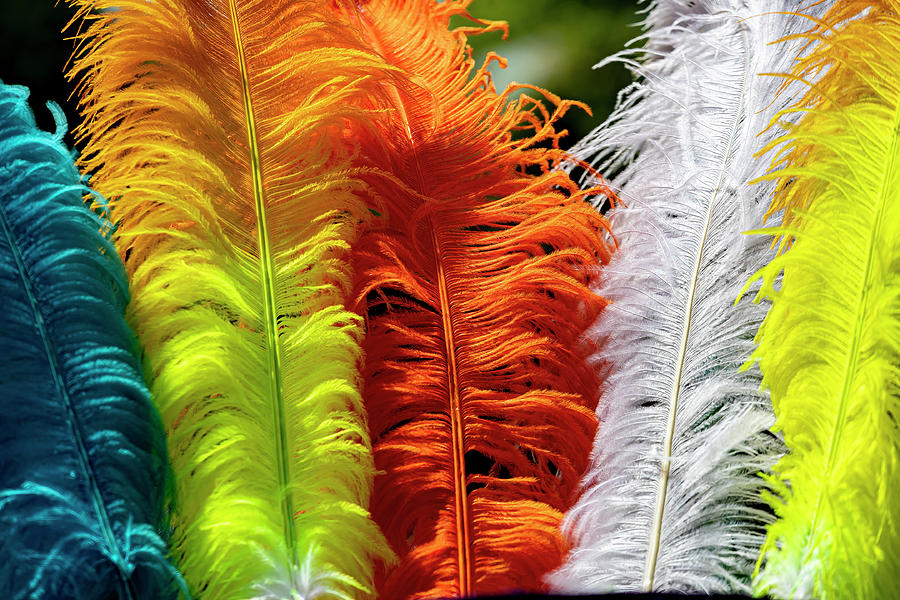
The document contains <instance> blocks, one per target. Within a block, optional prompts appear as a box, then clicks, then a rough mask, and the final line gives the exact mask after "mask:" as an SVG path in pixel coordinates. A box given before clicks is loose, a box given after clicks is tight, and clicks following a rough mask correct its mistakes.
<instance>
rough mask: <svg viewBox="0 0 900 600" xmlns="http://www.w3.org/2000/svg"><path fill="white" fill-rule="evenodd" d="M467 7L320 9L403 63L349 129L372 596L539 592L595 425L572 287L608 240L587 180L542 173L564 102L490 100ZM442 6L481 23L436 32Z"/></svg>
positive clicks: (557, 550)
mask: <svg viewBox="0 0 900 600" xmlns="http://www.w3.org/2000/svg"><path fill="white" fill-rule="evenodd" d="M467 5H468V2H467V1H446V2H443V3H436V2H433V1H432V0H415V1H412V0H403V1H401V0H373V1H370V2H359V1H358V2H335V3H334V4H333V5H332V6H333V9H334V11H335V15H336V17H337V18H340V19H342V20H343V21H344V22H345V23H346V24H347V25H348V26H350V27H352V28H354V29H355V30H356V32H357V34H358V36H359V38H360V40H361V42H362V43H364V44H367V45H368V46H369V47H370V48H371V49H372V50H374V51H375V52H376V53H378V54H380V55H381V56H382V57H383V59H384V60H385V62H386V63H387V64H388V65H389V66H390V67H393V68H396V69H397V70H398V71H399V72H400V73H402V74H403V76H401V77H399V78H398V79H397V80H392V81H390V82H387V81H385V82H384V83H383V85H382V88H381V93H379V94H376V95H373V96H370V97H368V99H367V100H366V102H367V105H366V106H365V107H364V108H366V109H369V110H371V111H373V112H372V114H373V115H374V118H373V119H372V120H371V122H370V123H369V124H368V125H366V126H365V129H364V130H362V129H361V130H359V131H354V132H353V133H352V135H351V136H348V137H350V138H352V139H354V140H356V142H357V143H358V144H359V154H358V158H357V159H356V160H357V162H356V166H357V167H358V168H359V169H360V170H361V171H365V172H366V173H367V174H366V175H364V176H363V177H364V179H365V180H366V183H367V185H368V191H367V199H368V202H369V205H370V207H371V208H372V209H373V211H374V212H376V213H377V216H376V218H375V219H374V220H373V223H372V224H371V225H367V226H365V227H367V229H366V230H365V233H363V234H362V235H361V238H360V239H359V240H358V242H357V244H356V245H355V250H354V259H353V260H354V273H355V277H356V281H357V283H356V290H357V292H356V298H357V302H358V309H359V311H360V312H362V313H363V314H364V316H365V318H366V322H367V338H366V342H365V350H366V353H367V361H366V367H365V372H364V379H365V393H364V397H365V398H366V405H367V409H368V415H369V421H370V427H371V433H372V437H373V442H374V451H375V463H376V468H377V469H378V470H379V472H380V473H381V474H380V475H379V476H378V477H376V488H375V495H374V497H373V508H372V510H373V514H374V516H375V519H376V521H377V522H378V523H379V525H380V526H381V527H382V529H383V531H384V533H385V535H386V537H387V538H388V540H389V542H390V544H391V546H392V547H393V550H394V551H395V552H396V553H397V554H398V556H399V557H400V562H399V565H398V566H396V567H395V568H393V569H392V570H387V571H386V572H384V573H382V576H381V577H380V579H379V580H377V582H376V583H377V585H378V587H379V591H380V594H381V597H382V598H391V599H401V598H425V597H435V596H453V595H461V596H469V595H472V594H476V593H478V594H483V593H497V592H506V591H510V590H515V589H526V590H536V589H540V588H542V583H541V578H542V576H543V574H544V573H546V572H547V571H549V570H550V569H552V568H554V567H556V566H557V565H558V564H559V563H560V562H561V560H562V558H563V554H564V552H565V549H566V548H565V542H564V540H563V538H562V537H561V535H560V533H559V521H560V518H561V514H562V511H565V510H566V509H567V507H568V506H569V504H570V502H571V500H572V499H573V498H572V496H573V493H574V490H575V488H576V486H577V484H578V482H579V478H580V477H581V475H582V472H583V470H584V468H585V465H586V461H587V458H588V455H589V453H590V448H591V442H592V439H593V435H594V430H595V427H596V419H595V415H594V408H595V406H596V401H597V392H598V382H597V380H596V376H595V373H594V369H593V368H592V367H591V366H590V365H588V363H587V361H586V357H587V355H588V354H589V352H590V350H591V349H590V348H589V347H588V345H587V343H586V342H585V341H584V340H583V337H582V334H583V332H584V330H585V329H586V328H587V327H588V326H589V325H590V324H591V323H592V322H593V320H594V319H595V317H596V315H597V314H598V312H599V311H600V310H601V308H602V306H603V305H604V301H603V300H602V299H601V298H600V297H598V296H596V295H595V294H593V293H592V292H591V291H590V289H589V287H588V286H589V284H590V282H591V281H592V278H593V276H594V274H595V273H596V270H597V266H598V265H599V264H600V263H603V262H606V261H607V260H608V258H609V254H610V252H611V249H612V248H611V244H612V241H611V238H610V236H609V235H608V224H607V222H606V220H605V219H604V218H603V217H602V216H601V215H600V214H599V213H597V211H596V210H594V209H593V208H592V207H591V206H590V204H588V203H587V202H585V201H584V199H585V197H586V196H588V195H589V194H595V193H597V191H598V190H586V191H580V190H579V189H578V186H577V185H576V184H575V183H574V182H573V181H572V180H571V179H570V178H569V176H568V175H567V174H566V173H565V172H563V171H559V170H551V168H552V167H553V166H555V165H557V164H559V163H560V162H561V161H562V160H564V159H565V158H566V154H565V153H564V152H563V151H561V150H559V149H558V147H557V141H558V138H559V137H560V136H561V135H563V134H564V132H556V131H555V130H554V127H553V122H554V121H555V120H556V119H558V118H559V117H560V116H561V115H562V114H563V113H564V112H565V111H566V110H567V109H568V108H570V107H571V106H572V105H574V104H576V103H573V102H564V101H560V100H559V99H557V98H554V97H551V96H549V94H546V93H545V92H542V91H541V90H537V88H530V86H513V87H511V88H510V89H508V90H507V91H506V92H505V93H502V94H498V93H497V92H496V91H495V90H494V87H493V84H492V83H491V79H490V75H489V72H488V70H487V65H484V66H482V67H481V68H479V69H475V67H474V61H473V60H472V58H471V50H470V49H469V47H468V46H467V43H466V40H467V38H466V35H467V34H468V33H472V32H476V31H490V30H498V29H499V30H504V29H505V23H500V22H486V21H478V20H475V19H472V18H471V17H470V16H469V15H468V12H467V8H466V7H467ZM454 15H460V16H463V17H466V18H469V19H470V20H472V21H474V22H475V23H477V24H479V27H477V28H475V27H472V28H457V29H455V30H450V29H449V28H448V26H449V20H450V17H451V16H454ZM490 60H497V61H502V59H500V58H499V57H496V56H490V57H489V59H488V61H490ZM523 88H529V89H533V90H536V91H539V92H540V93H542V94H544V96H545V97H548V98H549V99H550V102H551V103H552V104H553V105H554V107H553V110H552V112H551V111H550V110H548V109H547V108H546V107H545V104H544V103H543V102H541V101H538V100H535V99H532V98H529V97H528V96H526V95H524V94H519V92H520V91H521V90H522V89H523ZM517 131H518V132H524V135H514V132H517ZM539 143H544V145H545V146H547V147H539V146H538V144H539ZM606 193H608V192H606ZM479 462H481V463H486V465H487V466H484V465H479V464H478V463H479ZM479 467H483V468H479Z"/></svg>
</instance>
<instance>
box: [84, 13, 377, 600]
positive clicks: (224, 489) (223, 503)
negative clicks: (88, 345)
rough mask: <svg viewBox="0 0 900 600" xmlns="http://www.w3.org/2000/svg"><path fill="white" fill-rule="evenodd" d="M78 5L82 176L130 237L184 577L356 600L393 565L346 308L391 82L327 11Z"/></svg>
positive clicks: (198, 588) (244, 592)
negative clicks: (354, 132)
mask: <svg viewBox="0 0 900 600" xmlns="http://www.w3.org/2000/svg"><path fill="white" fill-rule="evenodd" d="M74 5H75V6H76V7H78V16H77V18H78V19H81V20H82V22H83V25H86V27H85V28H84V32H83V33H82V34H80V35H79V47H78V49H77V50H76V61H75V64H74V67H73V71H72V76H73V77H80V78H81V83H80V85H79V91H80V92H81V95H82V100H81V101H82V109H83V112H84V117H85V119H84V125H83V128H82V129H81V130H80V131H79V137H80V138H81V139H83V140H84V141H85V142H86V148H85V157H84V159H83V163H84V166H85V168H86V169H87V170H88V171H90V172H92V173H95V175H96V185H97V189H98V190H100V191H101V193H103V194H105V195H106V196H108V197H110V198H114V201H115V207H116V214H117V217H118V218H119V219H120V221H121V226H120V229H119V231H118V232H117V236H116V243H117V246H118V250H119V252H120V253H121V254H122V255H123V257H124V259H125V265H126V268H127V270H128V273H129V276H130V281H131V286H132V294H133V298H134V300H133V305H132V308H131V309H130V312H129V318H130V322H131V323H132V324H133V325H134V327H135V329H136V331H137V332H138V334H139V335H140V336H141V339H142V341H143V343H144V346H145V348H146V353H147V358H148V362H149V376H150V378H151V379H152V393H153V397H154V399H155V401H156V403H157V404H158V406H159V408H160V412H161V414H162V419H163V422H164V424H165V427H166V432H167V435H168V447H169V454H170V458H171V463H172V465H173V470H174V474H175V481H176V486H177V496H176V499H177V502H176V505H175V516H174V520H173V526H174V553H175V555H176V556H177V559H178V561H179V564H180V566H181V568H182V570H183V572H184V574H185V578H186V579H187V581H188V583H189V585H190V588H191V590H192V591H194V592H195V593H197V594H198V595H201V596H202V597H204V598H210V599H231V598H233V599H240V600H246V599H247V598H259V599H262V598H267V599H268V598H272V599H275V598H278V599H281V598H305V599H307V600H309V599H312V598H357V597H368V596H370V595H371V590H372V581H371V580H372V571H373V563H374V561H375V559H376V557H380V558H384V557H386V556H387V554H388V552H387V550H386V546H385V544H384V541H383V538H382V537H381V535H380V534H379V532H378V530H377V527H376V526H375V524H374V522H373V521H372V520H371V518H370V516H369V514H368V512H367V505H368V500H369V495H370V493H371V486H372V477H373V474H374V471H373V467H372V455H371V448H370V445H369V437H368V433H367V431H366V422H365V417H364V414H363V408H362V404H361V398H360V394H359V371H358V367H359V361H360V359H361V353H360V346H359V343H360V338H361V336H362V328H361V323H360V319H359V317H357V316H356V315H354V314H352V313H350V312H349V311H348V310H346V308H345V307H344V304H345V299H346V297H347V294H348V293H349V291H350V285H351V284H350V271H349V264H348V260H347V258H346V254H347V250H348V247H349V244H350V243H351V241H352V239H353V236H354V234H355V233H354V232H355V229H356V226H357V224H358V223H359V222H360V221H361V220H363V219H364V218H365V214H366V211H365V209H364V208H363V206H362V204H361V202H360V200H359V199H358V198H357V196H355V195H354V194H353V190H354V187H355V186H358V185H360V183H359V182H358V181H357V180H356V179H354V178H353V176H352V175H351V174H350V173H349V172H348V171H347V169H348V166H349V162H348V160H349V159H348V156H349V155H350V154H352V151H353V143H352V142H347V141H346V136H345V133H346V132H347V131H348V127H349V125H348V123H350V122H351V121H352V120H354V119H358V118H362V117H363V115H361V114H360V112H359V110H358V109H357V108H354V107H355V106H356V105H357V104H359V102H357V101H356V100H355V99H356V98H357V97H358V96H360V95H363V94H366V93H368V92H367V91H366V90H367V87H371V86H374V85H376V82H377V80H385V81H389V80H390V77H391V76H390V73H389V72H387V73H386V72H384V71H383V70H380V69H381V67H382V66H383V64H382V63H381V61H380V60H378V58H377V57H376V56H375V55H373V54H371V53H368V52H366V51H365V50H363V49H360V48H358V47H354V46H352V45H351V44H349V43H348V42H347V41H346V40H347V37H348V36H346V35H343V34H342V32H341V30H340V29H339V28H338V27H337V26H336V25H335V24H334V23H333V22H332V21H333V20H332V19H330V18H329V15H328V13H327V9H328V7H327V4H326V3H322V2H320V1H318V0H315V1H314V0H274V1H273V0H249V1H241V2H237V1H236V0H178V1H176V0H159V1H155V2H145V1H143V0H76V1H75V2H74ZM112 9H115V10H112Z"/></svg>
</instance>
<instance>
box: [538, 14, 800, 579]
mask: <svg viewBox="0 0 900 600" xmlns="http://www.w3.org/2000/svg"><path fill="white" fill-rule="evenodd" d="M793 8H795V6H794V5H793V2H790V1H788V0H784V1H776V2H762V1H754V0H703V1H698V2H683V1H679V0H658V1H656V2H653V3H651V5H650V6H649V8H648V12H647V15H646V18H645V23H644V26H645V28H646V32H645V34H644V35H643V36H641V37H640V38H638V40H637V41H644V42H645V47H644V48H643V49H641V50H637V51H626V52H624V53H622V54H620V55H618V56H614V57H612V58H611V59H608V60H619V61H621V62H623V63H624V64H625V65H626V66H627V67H628V68H629V69H630V70H631V71H632V72H633V73H634V75H635V77H636V81H635V83H634V84H632V85H631V86H630V87H629V88H627V89H626V90H625V91H624V92H623V93H622V94H621V95H620V102H619V106H618V108H617V109H616V111H615V112H614V113H613V115H612V116H611V117H610V118H609V120H608V121H607V122H606V123H604V124H603V125H601V126H600V127H599V128H598V129H596V130H595V131H594V132H593V133H592V134H590V135H589V136H588V137H587V138H585V139H584V140H583V141H581V142H580V143H579V144H578V145H576V148H575V149H573V151H574V152H576V153H577V154H578V155H579V156H580V157H582V158H583V159H585V160H588V161H592V162H593V164H594V166H595V168H596V169H597V170H598V171H599V172H601V173H608V174H610V177H611V179H610V181H611V184H610V185H611V187H612V188H613V190H614V191H615V192H616V193H617V194H619V196H620V197H621V198H622V200H623V202H624V205H625V206H621V207H619V208H614V209H613V210H612V211H611V213H610V215H611V217H610V220H611V223H612V231H613V233H614V234H615V235H616V238H617V239H618V241H619V244H620V251H619V252H617V254H616V256H615V258H614V259H613V261H612V262H611V264H610V265H609V266H608V267H607V268H606V269H604V271H603V276H602V280H601V282H600V285H599V288H598V292H599V293H600V294H602V295H603V296H604V297H606V298H609V299H610V301H611V302H612V305H611V306H610V307H609V308H607V310H606V311H604V312H603V314H602V315H601V317H600V319H599V320H598V322H597V324H596V326H595V328H594V329H593V330H592V335H593V336H594V338H595V339H596V340H597V344H598V346H599V348H600V350H599V352H598V353H597V354H596V355H595V357H594V358H595V363H596V367H597V369H599V370H600V371H601V372H602V373H604V374H605V378H606V383H605V384H604V386H603V389H602V397H601V399H600V403H599V407H598V416H599V419H600V426H599V429H598V433H597V437H596V440H595V442H594V449H593V453H592V457H591V465H590V468H589V471H588V473H587V474H586V476H585V478H584V480H583V484H582V491H581V495H580V498H579V500H578V501H577V503H576V504H575V506H574V507H573V508H572V510H571V511H570V512H569V513H568V514H567V516H566V519H565V523H564V530H565V532H566V534H567V535H568V537H569V539H570V540H571V543H572V546H573V548H572V551H571V553H570V554H569V556H568V559H567V561H566V563H565V565H564V566H562V567H561V568H560V569H559V570H557V571H556V572H555V573H553V574H552V576H550V577H549V578H548V581H549V582H550V583H551V586H552V587H553V588H555V589H557V590H560V591H566V592H583V591H640V590H643V591H651V590H653V591H657V590H658V591H678V592H703V593H734V592H737V593H746V592H749V590H750V581H751V575H752V572H753V565H754V561H755V559H756V556H757V553H758V549H759V547H760V546H761V545H762V542H763V539H764V532H765V526H766V524H768V523H769V522H770V521H771V513H770V512H769V511H767V510H766V509H765V506H764V505H763V503H762V502H761V501H760V499H759V496H760V493H761V491H762V490H763V489H764V487H765V482H764V481H763V479H762V478H760V477H759V476H758V475H757V473H758V472H759V471H760V470H762V469H767V468H769V467H770V466H771V465H772V464H773V463H774V462H775V460H776V459H777V458H778V456H779V454H780V452H781V451H782V445H781V443H780V442H779V440H778V439H777V438H776V437H775V436H773V435H772V434H771V433H770V432H769V431H768V428H769V427H770V425H771V424H772V422H773V416H772V410H771V406H770V404H769V401H768V398H767V396H766V395H765V394H764V393H762V392H760V390H759V386H760V375H759V372H758V371H757V370H755V369H751V370H749V371H746V372H740V367H741V365H742V364H743V363H744V362H745V361H746V360H747V358H748V357H749V356H750V353H751V352H752V349H753V344H752V338H753V334H754V333H755V332H756V330H757V328H758V326H759V323H760V322H761V320H762V318H763V316H764V314H765V307H763V306H756V305H754V304H753V303H752V302H750V299H749V298H748V299H745V300H744V301H742V302H740V303H738V304H737V306H735V305H734V299H735V298H736V297H737V296H738V293H739V292H740V291H741V287H742V286H743V284H744V282H745V281H746V280H747V278H748V277H749V276H750V274H752V273H753V272H754V271H756V270H757V269H758V268H760V267H761V266H763V265H765V264H766V262H767V261H768V260H769V258H770V257H771V253H772V252H771V250H770V249H769V247H768V244H767V242H766V241H765V240H763V239H759V238H748V237H746V236H743V235H742V232H743V231H745V230H747V229H751V228H754V227H759V226H761V225H762V223H763V214H764V212H765V210H766V202H765V198H766V196H767V194H768V193H769V192H770V191H771V189H772V186H771V185H768V186H766V185H763V186H757V187H755V188H750V187H748V182H749V181H750V180H752V179H754V178H755V177H758V176H760V175H762V174H763V173H764V170H765V169H764V165H762V164H761V163H759V162H758V161H754V160H753V155H754V153H755V152H756V151H757V150H758V149H759V148H761V147H762V145H763V144H764V141H762V140H760V139H758V137H757V134H759V132H760V131H761V130H763V129H765V126H766V124H767V123H768V120H769V118H770V117H771V115H772V114H773V113H774V112H775V111H777V109H778V107H779V103H781V105H783V104H784V102H785V98H786V97H787V94H784V95H782V96H780V97H779V98H778V99H777V100H776V102H774V103H773V100H772V97H773V96H774V95H775V94H774V92H775V90H776V89H777V88H778V86H779V85H781V82H780V80H777V79H776V78H772V77H761V76H759V74H761V73H768V72H773V71H780V70H784V69H786V68H788V66H789V64H790V57H789V56H788V55H787V54H786V53H785V48H784V47H783V46H777V47H776V46H772V45H770V42H774V41H776V40H778V39H780V38H782V37H784V36H788V35H790V34H792V33H795V32H799V31H803V30H805V29H808V28H809V27H810V23H809V22H808V21H806V20H804V19H801V18H799V17H796V16H793V15H792V14H790V12H791V11H792V10H793ZM794 55H795V56H796V52H795V53H794ZM601 64H602V63H601ZM773 135H774V134H768V133H767V134H763V139H765V138H766V136H769V138H771V137H773ZM601 200H602V199H601Z"/></svg>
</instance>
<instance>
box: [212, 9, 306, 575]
mask: <svg viewBox="0 0 900 600" xmlns="http://www.w3.org/2000/svg"><path fill="white" fill-rule="evenodd" d="M228 10H229V12H230V15H231V25H232V27H233V29H234V45H235V51H236V54H237V59H238V68H239V69H240V77H241V98H242V100H243V104H244V118H245V119H246V128H247V141H248V143H249V146H250V148H249V152H250V176H251V178H252V182H253V207H254V211H255V216H256V223H257V228H256V240H257V241H256V243H257V246H258V248H259V263H260V283H261V286H262V297H263V298H264V300H263V308H264V311H265V312H264V317H263V319H264V322H265V325H264V327H265V340H266V372H267V373H268V374H269V384H270V385H269V386H268V389H269V394H270V398H269V402H270V404H271V406H272V414H273V415H274V418H275V423H274V429H275V461H276V467H275V470H276V473H277V474H278V482H277V484H276V489H277V490H278V491H277V494H278V495H279V496H280V498H281V502H280V504H281V521H282V523H283V529H284V538H285V544H286V545H287V548H288V551H289V553H290V558H291V563H292V564H293V563H296V561H297V543H296V540H295V539H294V508H293V503H292V499H291V494H290V481H291V472H290V454H291V451H290V449H289V448H290V444H289V443H288V440H287V431H286V427H285V421H286V417H285V410H284V396H283V390H282V383H281V370H282V368H283V365H282V362H281V344H280V342H279V339H278V327H277V323H276V315H277V307H276V301H275V291H274V287H275V283H274V281H275V268H274V265H273V259H272V247H271V244H270V242H269V224H268V218H267V215H266V194H265V191H264V189H263V182H262V179H263V173H262V166H261V165H262V160H261V158H260V153H259V142H258V140H257V132H256V119H255V116H254V110H253V102H252V101H251V98H250V76H249V74H248V72H247V59H246V57H245V52H244V41H243V38H242V37H241V23H240V19H239V18H238V9H237V4H236V2H235V0H228Z"/></svg>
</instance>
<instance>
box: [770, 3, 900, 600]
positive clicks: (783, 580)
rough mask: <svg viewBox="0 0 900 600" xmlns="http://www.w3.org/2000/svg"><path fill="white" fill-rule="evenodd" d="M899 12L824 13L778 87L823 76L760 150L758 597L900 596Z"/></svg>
mask: <svg viewBox="0 0 900 600" xmlns="http://www.w3.org/2000/svg"><path fill="white" fill-rule="evenodd" d="M865 9H868V10H869V11H868V12H867V13H865V12H863V11H864V10H865ZM898 9H900V2H897V1H896V0H886V1H884V2H854V1H850V2H845V3H838V5H836V6H835V8H834V9H832V10H831V11H830V12H829V13H828V15H827V16H826V17H825V19H824V20H823V22H822V23H820V26H819V28H818V30H817V31H816V32H814V33H813V34H811V35H810V36H809V37H810V40H811V41H812V42H813V44H815V46H814V47H813V48H812V50H811V51H810V52H809V53H807V54H806V55H804V56H802V57H801V58H799V59H798V61H797V63H796V67H795V69H794V70H793V72H792V73H791V74H789V76H788V77H789V78H790V79H793V80H795V81H811V80H814V79H815V78H816V77H817V76H818V75H819V74H822V76H821V78H820V79H819V80H818V81H817V82H816V83H815V84H814V85H813V86H811V87H810V89H809V92H808V93H807V94H806V95H805V96H803V97H801V98H800V99H799V100H798V102H797V103H796V105H795V106H794V107H793V108H791V109H789V110H791V111H800V112H802V113H804V114H803V115H802V117H801V118H800V119H799V121H798V123H797V124H796V125H795V126H793V127H790V128H789V129H788V130H787V132H786V133H785V134H784V136H783V137H782V138H781V139H779V140H777V141H776V142H774V143H773V144H772V145H770V147H769V148H767V149H766V150H772V149H776V148H777V149H776V150H775V151H776V157H775V160H774V162H773V167H774V168H773V170H772V172H771V173H770V174H769V175H768V177H767V178H771V179H777V180H778V182H779V187H778V191H777V192H776V194H775V196H774V198H773V202H772V206H771V209H770V214H775V215H776V216H777V217H778V218H779V219H781V221H782V222H781V225H780V226H778V227H776V228H773V229H771V230H767V233H772V234H774V235H776V236H780V238H781V240H782V242H783V248H782V252H781V253H780V254H779V256H778V257H777V258H775V259H774V260H773V261H772V262H771V263H770V264H769V265H768V266H766V267H765V268H764V269H762V270H761V271H760V272H759V273H758V274H757V277H761V278H762V279H763V281H764V285H763V288H762V290H761V292H760V296H767V297H769V298H771V300H772V307H771V309H770V310H769V313H768V316H767V317H766V319H765V321H764V323H763V324H762V326H761V328H760V330H759V332H758V334H757V337H756V340H757V343H758V348H757V349H756V351H755V353H754V355H753V360H756V361H758V362H759V365H760V368H761V370H762V373H763V378H764V379H763V385H764V386H765V387H767V388H768V389H769V391H770V393H771V397H772V402H773V405H774V408H775V413H776V418H777V421H776V425H775V430H776V431H780V432H781V433H782V434H783V436H784V439H785V442H786V443H787V446H788V449H789V452H788V454H787V455H785V456H784V457H783V459H782V460H780V461H779V462H778V464H777V465H776V466H775V468H774V472H773V473H772V474H770V476H769V479H770V481H771V483H772V486H773V488H774V489H775V491H776V493H775V494H772V495H770V496H769V497H767V498H766V500H767V501H768V502H770V504H771V505H772V506H773V508H774V510H775V512H776V515H777V517H778V519H777V521H776V522H775V523H773V524H772V525H771V526H770V527H769V530H768V537H767V540H766V543H765V545H764V547H763V548H762V550H761V555H760V562H759V566H758V572H757V575H756V580H755V586H756V591H757V593H760V594H763V593H767V594H770V595H772V596H774V597H779V598H787V597H790V598H809V597H817V598H896V597H900V579H898V578H897V573H900V535H898V525H900V523H898V519H900V484H898V482H900V470H898V468H900V430H898V426H897V420H896V419H897V416H898V415H900V19H898V17H897V15H898V14H900V11H898ZM826 31H827V32H828V33H826V34H824V35H823V32H826Z"/></svg>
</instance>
